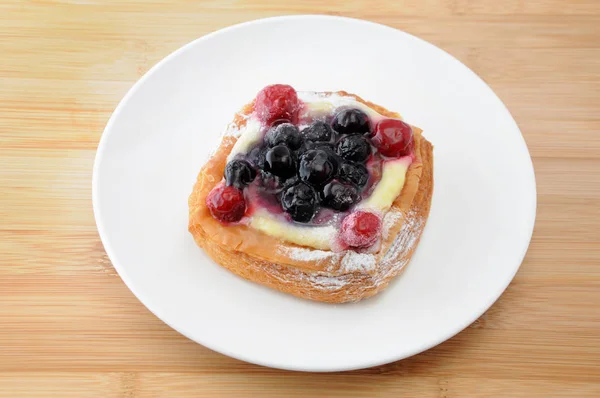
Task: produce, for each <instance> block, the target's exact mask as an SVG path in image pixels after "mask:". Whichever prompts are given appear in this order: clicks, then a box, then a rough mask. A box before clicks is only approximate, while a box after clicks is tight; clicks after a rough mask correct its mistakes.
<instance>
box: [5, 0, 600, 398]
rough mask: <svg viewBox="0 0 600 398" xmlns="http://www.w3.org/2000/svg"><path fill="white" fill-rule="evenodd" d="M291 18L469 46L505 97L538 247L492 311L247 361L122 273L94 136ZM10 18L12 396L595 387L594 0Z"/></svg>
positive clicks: (461, 0)
mask: <svg viewBox="0 0 600 398" xmlns="http://www.w3.org/2000/svg"><path fill="white" fill-rule="evenodd" d="M299 13H323V14H334V15H345V16H351V17H357V18H363V19H368V20H372V21H375V22H380V23H384V24H387V25H390V26H393V27H396V28H399V29H402V30H405V31H407V32H409V33H412V34H415V35H417V36H419V37H421V38H423V39H425V40H428V41H430V42H432V43H434V44H436V45H438V46H440V47H441V48H443V49H444V50H446V51H448V52H450V53H451V54H453V55H454V56H456V57H457V58H459V59H460V60H461V61H463V62H464V63H465V64H467V65H468V66H469V67H470V68H472V69H473V70H474V71H475V72H477V73H478V74H479V75H480V76H481V77H482V78H483V79H484V80H485V81H486V82H487V83H489V84H490V85H491V87H492V88H493V89H494V90H495V91H496V93H497V94H498V95H499V96H500V97H501V98H502V100H503V101H504V102H505V104H506V105H507V106H508V108H509V109H510V110H511V112H512V114H513V115H514V117H515V119H516V120H517V122H518V124H519V126H520V127H521V129H522V131H523V134H524V136H525V139H526V141H527V143H528V145H529V149H530V152H531V154H532V156H533V161H534V166H535V170H536V177H537V184H538V217H537V223H536V228H535V232H534V236H533V240H532V243H531V247H530V250H529V253H528V254H527V257H526V259H525V261H524V263H523V266H522V268H521V270H520V271H519V273H518V274H517V276H516V278H515V280H514V281H513V283H512V284H511V285H510V286H509V288H508V289H507V291H506V293H505V294H504V295H503V296H502V297H501V299H500V300H499V301H498V302H497V303H496V304H495V305H494V306H493V307H492V308H491V309H490V310H489V311H488V312H487V313H486V314H485V315H483V316H482V317H481V318H480V319H479V320H478V321H476V322H475V323H474V324H473V325H471V326H470V327H469V328H467V329H466V330H465V331H463V332H462V333H460V334H459V335H458V336H456V337H454V338H453V339H451V340H449V341H448V342H446V343H443V344H441V345H440V346H438V347H436V348H434V349H432V350H429V351H428V352H425V353H423V354H420V355H417V356H415V357H412V358H409V359H407V360H404V361H401V362H397V363H393V364H389V365H385V366H381V367H377V368H371V369H366V370H361V371H356V372H348V373H343V374H305V373H291V372H283V371H278V370H273V369H267V368H262V367H259V366H254V365H249V364H245V363H242V362H240V361H237V360H234V359H230V358H227V357H224V356H222V355H220V354H216V353H214V352H212V351H210V350H208V349H206V348H204V347H202V346H199V345H197V344H195V343H193V342H191V341H189V340H187V339H186V338H184V337H182V336H180V335H179V334H178V333H176V332H174V331H173V330H171V329H170V328H169V327H168V326H166V325H165V324H163V323H162V322H161V321H160V320H158V319H157V318H156V317H154V316H153V315H152V314H151V313H150V312H149V311H148V310H146V309H145V308H144V307H143V306H142V305H141V304H140V303H139V302H138V301H137V299H136V298H135V297H134V296H133V295H132V294H131V293H130V292H129V290H128V289H127V288H126V287H125V286H124V284H123V282H122V281H121V279H120V278H119V277H118V275H117V274H116V272H115V271H114V269H113V268H112V266H111V264H110V261H109V260H108V258H107V256H106V254H105V252H104V250H103V248H102V244H101V242H100V240H99V238H98V234H97V232H96V228H95V224H94V219H93V215H92V209H91V170H92V163H93V159H94V153H95V149H96V146H97V143H98V140H99V138H100V135H101V132H102V130H103V128H104V125H105V124H106V121H107V120H108V118H109V116H110V114H111V112H112V110H113V109H114V108H115V106H116V104H117V103H118V101H119V100H120V99H121V97H122V96H123V95H124V94H125V92H126V91H127V89H128V88H129V87H130V86H131V85H132V84H133V83H134V82H135V81H136V80H137V79H138V78H139V77H140V76H141V75H143V74H144V73H145V72H146V71H147V70H148V69H149V68H150V67H151V66H152V65H153V64H154V63H156V62H157V61H158V60H160V59H161V58H163V57H164V56H165V55H167V54H168V53H170V52H171V51H173V50H175V49H176V48H178V47H180V46H181V45H183V44H185V43H187V42H189V41H191V40H193V39H195V38H197V37H199V36H202V35H204V34H206V33H209V32H211V31H214V30H216V29H219V28H222V27H225V26H228V25H231V24H234V23H238V22H243V21H247V20H251V19H255V18H261V17H268V16H275V15H282V14H299ZM0 22H1V23H0V50H2V51H1V53H2V62H0V144H1V145H0V186H1V190H0V220H1V225H0V304H1V305H0V397H20V396H27V397H48V396H61V397H63V396H64V397H146V396H148V397H172V396H190V397H191V396H206V397H212V396H214V397H217V396H219V397H223V396H236V397H237V396H253V395H254V396H256V395H260V396H269V397H280V396H290V397H296V396H297V397H304V396H323V395H331V396H340V397H341V396H344V397H359V396H365V395H368V396H378V397H388V396H389V397H392V396H393V397H396V396H419V397H444V398H450V397H453V398H454V397H490V396H498V397H506V396H514V397H548V396H552V397H598V396H600V310H599V308H600V160H599V159H600V116H599V111H600V95H599V93H600V2H598V1H597V0H571V1H569V0H566V1H565V0H546V1H541V0H505V1H497V0H481V1H476V0H425V1H423V0H404V1H401V2H397V1H392V0H377V1H367V0H364V1H360V0H346V1H343V2H323V1H320V0H319V1H317V0H311V1H303V2H295V3H288V2H284V1H275V0H257V1H243V0H242V1H236V0H222V1H216V0H215V1H166V0H144V1H140V0H125V1H52V0H39V1H18V0H8V1H6V0H5V1H3V2H2V3H0Z"/></svg>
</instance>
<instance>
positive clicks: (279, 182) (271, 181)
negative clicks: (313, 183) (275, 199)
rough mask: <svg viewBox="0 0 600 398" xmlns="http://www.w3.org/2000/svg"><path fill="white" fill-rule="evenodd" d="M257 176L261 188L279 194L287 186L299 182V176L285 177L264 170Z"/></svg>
mask: <svg viewBox="0 0 600 398" xmlns="http://www.w3.org/2000/svg"><path fill="white" fill-rule="evenodd" d="M256 178H257V182H258V186H259V187H260V189H261V190H262V191H263V192H266V193H270V194H278V193H280V192H281V191H283V190H284V189H285V188H287V187H289V186H291V185H293V184H295V183H296V182H298V177H295V176H294V177H292V178H288V179H285V178H283V177H278V176H276V175H273V174H271V173H267V172H266V171H262V170H261V171H260V172H259V173H258V176H257V177H256Z"/></svg>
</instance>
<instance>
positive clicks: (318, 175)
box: [189, 84, 433, 303]
mask: <svg viewBox="0 0 600 398" xmlns="http://www.w3.org/2000/svg"><path fill="white" fill-rule="evenodd" d="M432 192H433V150H432V145H431V143H430V142H429V141H427V140H426V139H425V138H424V137H423V135H422V131H421V130H420V129H419V128H417V127H415V126H411V125H409V124H408V123H406V122H404V121H403V120H402V119H401V117H400V115H398V114H397V113H394V112H391V111H388V110H387V109H385V108H383V107H381V106H379V105H376V104H373V103H371V102H368V101H365V100H363V99H362V98H360V97H358V96H356V95H353V94H349V93H347V92H344V91H338V92H296V90H294V88H292V87H290V86H288V85H282V84H276V85H271V86H267V87H265V88H264V89H263V90H261V91H260V92H259V93H258V95H257V96H256V98H255V99H254V100H253V101H252V102H250V103H249V104H247V105H246V106H244V107H243V108H242V109H241V110H240V111H239V112H238V113H237V114H236V115H235V117H234V119H233V121H232V122H231V123H230V124H229V126H228V127H227V130H226V132H225V134H224V135H223V138H222V141H221V143H220V145H219V147H218V148H217V149H216V151H215V152H214V153H213V155H212V156H211V157H210V159H209V160H208V161H207V163H206V164H205V165H204V166H203V167H202V169H201V170H200V173H199V175H198V179H197V181H196V184H195V186H194V188H193V192H192V194H191V195H190V197H189V231H190V232H191V233H192V235H193V236H194V239H195V241H196V243H197V244H198V246H200V247H201V248H203V249H204V250H205V251H206V253H208V255H209V256H210V257H211V258H212V259H213V260H214V261H215V262H217V263H218V264H220V265H221V266H223V267H225V268H227V269H229V270H230V271H232V272H233V273H235V274H237V275H239V276H241V277H243V278H245V279H247V280H250V281H253V282H257V283H260V284H263V285H265V286H268V287H270V288H274V289H277V290H280V291H282V292H285V293H290V294H293V295H295V296H298V297H302V298H306V299H311V300H316V301H322V302H330V303H343V302H350V301H358V300H361V299H363V298H366V297H369V296H372V295H374V294H376V293H378V292H380V291H381V290H383V289H384V288H385V287H386V286H387V285H388V283H389V282H390V281H391V280H392V279H393V278H394V277H395V276H397V275H398V274H399V273H400V272H402V270H403V269H404V268H405V266H406V264H408V262H409V261H410V258H411V256H412V254H413V252H414V250H415V248H416V247H417V244H418V242H419V239H420V236H421V233H422V231H423V228H424V226H425V223H426V221H427V217H428V215H429V208H430V204H431V195H432Z"/></svg>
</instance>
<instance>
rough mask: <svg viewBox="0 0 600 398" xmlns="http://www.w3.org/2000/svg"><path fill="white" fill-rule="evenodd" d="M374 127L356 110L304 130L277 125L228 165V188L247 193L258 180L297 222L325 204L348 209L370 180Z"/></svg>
mask: <svg viewBox="0 0 600 398" xmlns="http://www.w3.org/2000/svg"><path fill="white" fill-rule="evenodd" d="M370 126H371V125H370V121H369V118H368V116H367V115H366V114H365V113H364V112H362V111H361V110H358V109H344V110H342V111H340V112H338V113H337V114H335V115H334V116H333V119H332V121H331V123H329V124H328V123H325V122H323V121H314V122H313V123H312V124H311V125H310V126H308V127H306V128H304V129H303V130H302V131H299V129H298V127H297V126H295V125H294V124H292V123H287V122H285V123H279V124H275V125H273V126H272V127H271V128H270V129H269V130H268V131H267V133H266V134H265V138H264V140H263V142H262V143H261V144H259V145H258V146H256V147H255V148H253V149H252V150H251V151H250V152H249V153H248V154H247V156H246V157H245V158H244V159H242V158H238V159H234V160H232V161H230V162H229V163H228V164H227V166H226V168H225V180H226V184H227V185H229V186H234V187H236V188H238V189H243V188H244V187H246V186H247V185H248V184H250V183H252V182H253V181H255V180H256V184H257V185H258V187H259V188H260V189H261V190H262V191H263V192H266V193H268V194H274V195H277V198H278V200H279V203H280V204H281V207H282V208H283V210H285V211H286V212H287V213H288V214H289V215H290V217H291V218H292V219H293V220H295V221H297V222H302V223H306V222H309V221H310V220H312V218H313V217H314V215H315V213H316V212H317V210H318V209H319V207H321V206H323V207H327V208H330V209H333V210H335V211H346V210H348V209H350V207H352V206H353V205H354V204H355V203H356V202H358V201H359V200H360V198H361V191H362V190H363V189H364V187H365V186H366V185H367V182H368V180H369V172H368V171H367V168H366V167H365V162H366V161H367V159H368V158H369V156H370V154H371V152H372V147H371V143H370V142H369V139H368V136H369V134H370V133H371V127H370Z"/></svg>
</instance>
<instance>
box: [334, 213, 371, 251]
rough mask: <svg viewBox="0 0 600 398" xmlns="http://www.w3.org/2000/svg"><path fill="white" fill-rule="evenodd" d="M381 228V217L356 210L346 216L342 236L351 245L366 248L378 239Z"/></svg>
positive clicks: (341, 231)
mask: <svg viewBox="0 0 600 398" xmlns="http://www.w3.org/2000/svg"><path fill="white" fill-rule="evenodd" d="M380 230H381V220H380V219H379V217H378V216H377V215H376V214H374V213H370V212H367V211H361V210H359V211H356V212H354V213H352V214H350V215H348V216H346V218H344V221H342V228H341V230H340V238H341V240H342V241H343V242H344V243H346V244H347V245H348V246H350V247H355V248H365V247H369V246H371V245H372V244H373V243H375V242H376V241H377V237H378V236H379V231H380Z"/></svg>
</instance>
